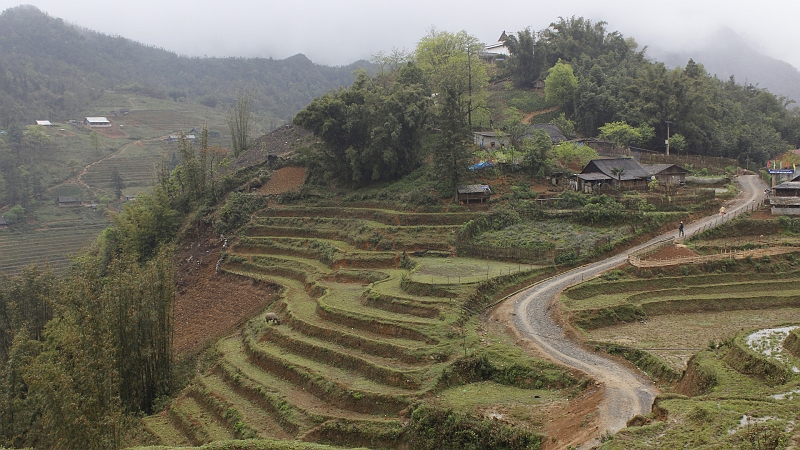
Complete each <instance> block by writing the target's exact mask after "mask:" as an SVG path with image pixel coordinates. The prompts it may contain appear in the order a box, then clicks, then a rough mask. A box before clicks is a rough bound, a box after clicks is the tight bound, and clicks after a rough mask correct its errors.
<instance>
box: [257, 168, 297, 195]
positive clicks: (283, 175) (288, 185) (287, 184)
mask: <svg viewBox="0 0 800 450" xmlns="http://www.w3.org/2000/svg"><path fill="white" fill-rule="evenodd" d="M305 179H306V168H305V167H283V168H281V169H278V170H276V171H275V173H273V174H272V176H271V177H270V178H269V181H267V182H266V184H264V186H261V187H260V188H259V189H258V191H257V192H258V194H260V195H278V194H283V193H285V192H289V191H296V190H298V189H300V186H302V185H303V181H304V180H305Z"/></svg>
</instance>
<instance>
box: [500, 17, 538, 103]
mask: <svg viewBox="0 0 800 450" xmlns="http://www.w3.org/2000/svg"><path fill="white" fill-rule="evenodd" d="M506 47H508V51H509V53H511V57H510V58H509V59H508V61H507V63H506V64H507V67H508V69H507V70H508V72H509V74H510V76H511V79H512V80H514V84H515V85H517V86H518V87H521V88H523V89H530V88H532V87H533V86H534V83H536V80H538V79H539V76H540V75H541V72H542V69H543V67H544V63H545V61H544V57H543V56H541V55H542V53H543V52H544V48H540V49H539V51H535V50H536V38H535V34H534V33H533V32H532V31H531V29H530V28H525V29H524V30H522V31H518V32H517V35H516V36H514V35H513V34H512V35H509V36H508V38H507V39H506Z"/></svg>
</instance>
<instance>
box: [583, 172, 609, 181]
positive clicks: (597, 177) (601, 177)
mask: <svg viewBox="0 0 800 450" xmlns="http://www.w3.org/2000/svg"><path fill="white" fill-rule="evenodd" d="M575 176H576V177H578V178H580V179H581V180H583V181H605V180H611V177H610V176H608V175H605V174H603V173H600V172H594V173H579V174H577V175H575Z"/></svg>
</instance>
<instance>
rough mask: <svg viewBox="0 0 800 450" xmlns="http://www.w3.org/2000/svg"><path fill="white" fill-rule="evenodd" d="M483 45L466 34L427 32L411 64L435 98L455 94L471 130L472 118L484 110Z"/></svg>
mask: <svg viewBox="0 0 800 450" xmlns="http://www.w3.org/2000/svg"><path fill="white" fill-rule="evenodd" d="M482 51H483V45H482V44H481V43H480V42H479V41H478V39H477V38H475V37H474V36H471V35H469V34H468V33H467V32H466V31H459V32H458V33H449V32H446V31H438V30H435V29H431V30H430V32H429V33H428V34H427V35H426V36H425V37H423V38H422V39H421V40H420V41H419V43H418V44H417V48H416V50H415V51H414V61H415V62H416V63H417V65H418V66H419V67H420V68H421V69H422V71H423V72H424V73H425V76H426V77H427V79H428V83H429V86H430V89H431V91H432V92H433V93H434V94H435V95H444V93H445V91H449V94H448V95H456V96H457V97H458V107H459V109H460V110H461V114H463V115H464V117H465V118H466V120H467V126H469V127H470V128H472V119H473V115H474V114H475V113H476V112H477V111H483V110H485V108H486V87H487V85H488V82H489V78H488V76H487V74H486V65H485V64H483V63H482V62H481V61H480V58H479V55H480V52H482Z"/></svg>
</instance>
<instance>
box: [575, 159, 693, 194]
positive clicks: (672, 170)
mask: <svg viewBox="0 0 800 450" xmlns="http://www.w3.org/2000/svg"><path fill="white" fill-rule="evenodd" d="M687 173H689V171H688V170H687V169H684V168H683V167H680V166H677V165H675V164H639V163H638V162H636V161H635V160H633V159H631V158H601V159H593V160H591V161H589V164H587V165H586V167H584V168H583V170H582V171H581V173H579V174H576V175H574V177H575V180H574V181H575V182H574V183H573V187H574V188H575V189H576V190H579V191H582V192H592V191H593V190H594V189H595V188H596V187H598V186H602V185H611V186H613V187H615V188H618V189H620V190H624V191H644V190H647V188H648V186H647V184H648V183H649V182H650V181H652V180H653V179H656V180H658V181H659V183H660V184H661V185H662V186H674V185H682V184H683V183H684V182H685V181H686V174H687Z"/></svg>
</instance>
